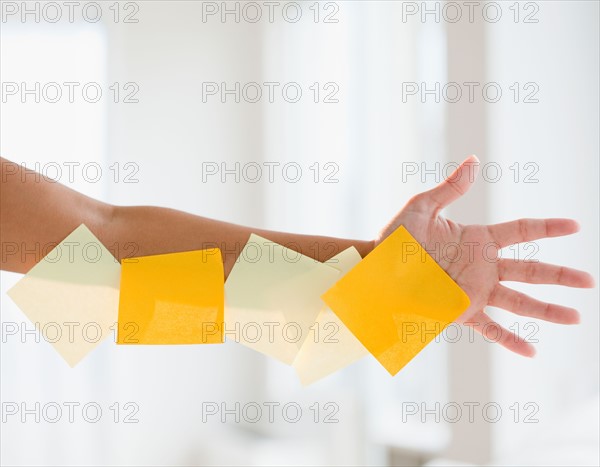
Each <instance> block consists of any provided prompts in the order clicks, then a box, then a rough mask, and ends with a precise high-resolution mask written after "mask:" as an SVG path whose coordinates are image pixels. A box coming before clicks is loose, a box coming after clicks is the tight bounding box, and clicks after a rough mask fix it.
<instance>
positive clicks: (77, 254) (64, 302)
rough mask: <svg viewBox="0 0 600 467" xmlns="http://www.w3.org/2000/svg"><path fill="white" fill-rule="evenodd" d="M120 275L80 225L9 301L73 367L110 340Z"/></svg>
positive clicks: (18, 286)
mask: <svg viewBox="0 0 600 467" xmlns="http://www.w3.org/2000/svg"><path fill="white" fill-rule="evenodd" d="M120 271H121V266H120V265H119V262H118V261H117V260H116V259H115V258H114V257H113V255H112V254H111V253H110V251H108V250H107V249H106V248H105V247H104V246H103V245H102V243H100V241H99V240H98V239H97V238H96V237H95V236H94V234H92V232H90V230H89V229H88V228H87V227H86V226H85V225H83V224H82V225H80V226H79V227H77V228H76V229H75V230H74V231H73V232H72V233H71V234H70V235H69V236H68V237H67V238H65V239H64V240H63V241H62V242H61V243H59V244H58V245H57V246H56V247H55V248H54V249H53V250H52V251H50V252H49V253H48V254H47V255H46V256H45V257H44V259H42V260H41V261H40V262H39V263H37V264H36V265H35V266H34V267H33V268H32V269H31V270H30V271H29V272H28V273H27V274H26V275H25V276H24V277H23V278H22V279H21V280H20V281H19V282H17V283H16V284H15V286H14V287H12V288H11V289H10V290H9V291H8V295H9V296H10V298H12V299H13V301H14V302H15V303H16V304H17V306H18V307H19V308H20V309H21V311H23V313H25V315H27V317H28V318H29V319H30V320H31V321H32V322H33V323H34V324H35V325H36V327H38V328H39V329H40V331H41V334H42V337H43V338H44V340H45V341H47V342H50V343H51V344H52V345H53V346H54V348H55V349H56V350H57V351H58V352H59V353H60V355H61V356H62V357H63V358H64V359H65V361H66V362H67V363H68V364H69V365H70V366H71V367H73V366H75V365H76V364H77V363H79V361H80V360H81V359H82V358H83V357H85V356H86V355H87V354H88V353H89V352H90V351H91V350H92V349H93V348H94V347H96V346H97V345H98V344H99V343H100V342H101V341H102V340H103V339H105V338H106V337H108V336H109V335H111V334H112V332H111V327H113V326H114V325H115V323H116V320H117V309H118V304H119V274H120Z"/></svg>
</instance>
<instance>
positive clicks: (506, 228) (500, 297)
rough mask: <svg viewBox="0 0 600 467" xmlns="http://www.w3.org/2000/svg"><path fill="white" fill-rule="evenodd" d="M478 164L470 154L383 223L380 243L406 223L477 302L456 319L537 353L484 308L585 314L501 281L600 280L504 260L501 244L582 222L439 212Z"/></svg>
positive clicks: (580, 283)
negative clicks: (495, 220)
mask: <svg viewBox="0 0 600 467" xmlns="http://www.w3.org/2000/svg"><path fill="white" fill-rule="evenodd" d="M478 166H479V161H478V159H477V158H476V157H475V156H470V157H469V158H467V159H466V160H465V161H464V162H463V163H462V164H461V165H460V167H458V168H457V169H456V171H455V172H454V173H453V174H452V175H451V176H450V177H448V178H447V179H446V180H445V181H443V182H442V183H441V184H439V185H438V186H437V187H435V188H434V189H432V190H429V191H426V192H423V193H421V194H418V195H416V196H415V197H413V198H412V199H411V200H410V201H409V202H408V203H407V204H406V206H405V207H404V208H403V209H402V210H401V211H400V212H399V213H398V214H397V215H396V216H395V217H394V219H393V220H392V221H391V222H390V224H389V225H388V226H387V227H386V228H385V229H383V231H382V232H381V234H380V235H379V238H378V240H376V244H379V243H380V242H381V241H383V239H385V238H386V237H387V236H388V235H389V234H391V233H392V232H393V231H394V230H395V229H397V228H398V227H399V226H400V225H403V226H404V227H406V229H407V230H408V231H409V232H410V233H411V234H412V235H413V237H415V239H416V240H417V241H418V242H419V243H420V244H421V245H422V246H423V247H424V248H425V249H426V250H427V251H428V252H429V253H430V254H431V255H432V256H433V257H434V259H435V260H436V261H437V263H438V264H439V265H440V266H441V267H442V268H443V269H444V270H445V271H446V272H447V273H448V275H449V276H450V277H452V279H453V280H454V281H455V282H456V283H457V284H458V285H459V286H460V287H461V288H462V289H463V290H464V291H465V292H466V293H467V295H468V296H469V298H470V300H471V305H470V306H469V308H468V309H467V310H466V311H465V313H464V314H463V315H462V316H461V317H460V318H459V320H458V321H459V322H461V323H464V324H465V325H468V326H472V327H473V328H474V329H475V330H477V331H478V332H480V333H482V334H484V333H485V334H488V333H489V334H490V335H492V336H493V339H494V340H495V341H497V342H499V343H500V344H502V345H503V346H505V347H506V348H508V349H510V350H512V351H513V352H516V353H518V354H520V355H524V356H533V355H534V354H535V349H534V347H533V346H532V345H531V344H530V343H528V342H527V341H525V340H524V339H523V338H521V337H519V336H516V335H515V334H513V333H512V332H510V331H508V330H506V329H504V328H503V327H501V326H500V325H499V324H498V323H496V322H494V321H493V320H492V319H491V318H490V317H489V316H488V315H486V314H485V311H484V310H485V307H486V306H488V305H490V306H495V307H498V308H503V309H505V310H508V311H511V312H513V313H516V314H518V315H521V316H528V317H531V318H537V319H543V320H546V321H551V322H554V323H559V324H576V323H578V322H579V313H578V312H577V310H575V309H573V308H569V307H565V306H561V305H555V304H550V303H545V302H542V301H539V300H536V299H534V298H532V297H529V296H528V295H525V294H523V293H520V292H517V291H515V290H512V289H510V288H507V287H505V286H504V285H502V284H501V282H502V281H519V282H528V283H531V284H556V285H564V286H569V287H593V286H594V280H593V278H592V277H591V276H590V275H589V274H588V273H586V272H583V271H578V270H575V269H571V268H567V267H564V266H555V265H551V264H545V263H540V262H537V261H518V260H514V259H501V258H499V257H498V250H500V249H501V248H505V247H507V246H510V245H513V244H516V243H521V242H530V241H534V240H538V239H541V238H547V237H558V236H563V235H569V234H572V233H575V232H577V231H578V230H579V226H578V224H577V223H576V222H575V221H573V220H570V219H519V220H516V221H512V222H506V223H502V224H495V225H462V224H458V223H456V222H453V221H451V220H449V219H445V218H444V217H442V216H440V215H439V213H440V211H441V210H442V209H443V208H444V207H446V206H448V205H449V204H450V203H452V202H453V201H455V200H456V199H458V198H459V197H461V196H462V195H464V194H465V193H466V192H467V190H468V189H469V188H470V187H471V185H472V184H473V182H474V180H475V176H476V174H477V170H478Z"/></svg>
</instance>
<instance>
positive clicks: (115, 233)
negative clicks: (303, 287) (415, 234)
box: [99, 206, 373, 276]
mask: <svg viewBox="0 0 600 467" xmlns="http://www.w3.org/2000/svg"><path fill="white" fill-rule="evenodd" d="M251 233H255V234H258V235H260V236H262V237H265V238H267V239H269V240H271V241H273V242H275V243H279V244H281V245H284V246H286V247H288V248H290V249H292V250H295V251H298V252H300V253H302V254H304V255H307V256H310V257H311V258H314V259H316V260H319V261H326V260H328V259H329V258H331V257H332V256H335V255H336V254H337V253H339V252H340V251H342V250H344V249H346V248H348V247H350V246H354V247H356V249H357V250H358V251H359V253H360V254H361V255H362V256H363V257H364V256H365V255H366V254H367V253H369V251H371V250H372V248H373V242H369V241H360V240H347V239H341V238H332V237H323V236H315V235H299V234H294V233H284V232H274V231H269V230H262V229H255V228H250V227H245V226H241V225H236V224H231V223H228V222H222V221H218V220H213V219H208V218H205V217H200V216H195V215H192V214H188V213H185V212H181V211H176V210H173V209H166V208H158V207H146V206H134V207H119V206H117V207H113V208H112V210H111V215H110V221H109V222H108V223H107V224H106V228H105V229H101V231H100V232H99V234H100V237H99V238H100V239H101V240H102V241H103V243H105V244H106V245H107V246H108V247H109V248H110V249H111V251H113V253H114V254H115V256H117V258H118V259H119V260H121V259H123V258H125V257H128V256H145V255H154V254H161V253H172V252H177V251H188V250H201V249H206V248H215V247H216V248H219V249H220V250H221V254H222V256H223V263H224V268H225V276H227V275H228V274H229V271H231V268H232V267H233V265H234V264H235V261H236V259H237V257H238V256H239V254H240V253H241V250H242V249H243V248H244V245H245V244H246V242H247V241H248V238H249V237H250V234H251Z"/></svg>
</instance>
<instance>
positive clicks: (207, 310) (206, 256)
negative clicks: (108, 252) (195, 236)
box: [117, 248, 224, 344]
mask: <svg viewBox="0 0 600 467" xmlns="http://www.w3.org/2000/svg"><path fill="white" fill-rule="evenodd" d="M223 281H224V274H223V262H222V259H221V251H220V250H219V249H217V248H211V249H207V250H196V251H186V252H181V253H169V254H163V255H154V256H142V257H138V258H130V259H125V260H123V262H122V271H121V298H120V300H119V329H118V334H117V343H118V344H219V343H222V342H223V333H222V330H223V301H224V290H223Z"/></svg>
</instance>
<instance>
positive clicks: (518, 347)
mask: <svg viewBox="0 0 600 467" xmlns="http://www.w3.org/2000/svg"><path fill="white" fill-rule="evenodd" d="M465 325H466V326H470V327H472V328H473V329H475V331H477V332H478V333H479V334H481V335H482V336H483V337H484V338H485V339H486V340H488V341H491V342H495V343H498V344H500V345H501V346H503V347H505V348H507V349H508V350H510V351H511V352H514V353H517V354H519V355H522V356H524V357H533V356H534V355H535V347H534V346H533V345H531V344H530V343H529V342H527V341H526V340H525V339H523V338H522V337H520V336H518V335H516V334H515V333H514V332H512V331H509V330H508V329H505V328H504V327H502V326H500V325H499V324H498V323H497V322H496V321H494V320H493V319H492V318H490V317H489V316H488V315H486V314H485V313H484V312H483V311H480V312H478V313H476V314H475V315H474V316H473V318H472V319H470V320H469V321H468V322H465Z"/></svg>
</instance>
